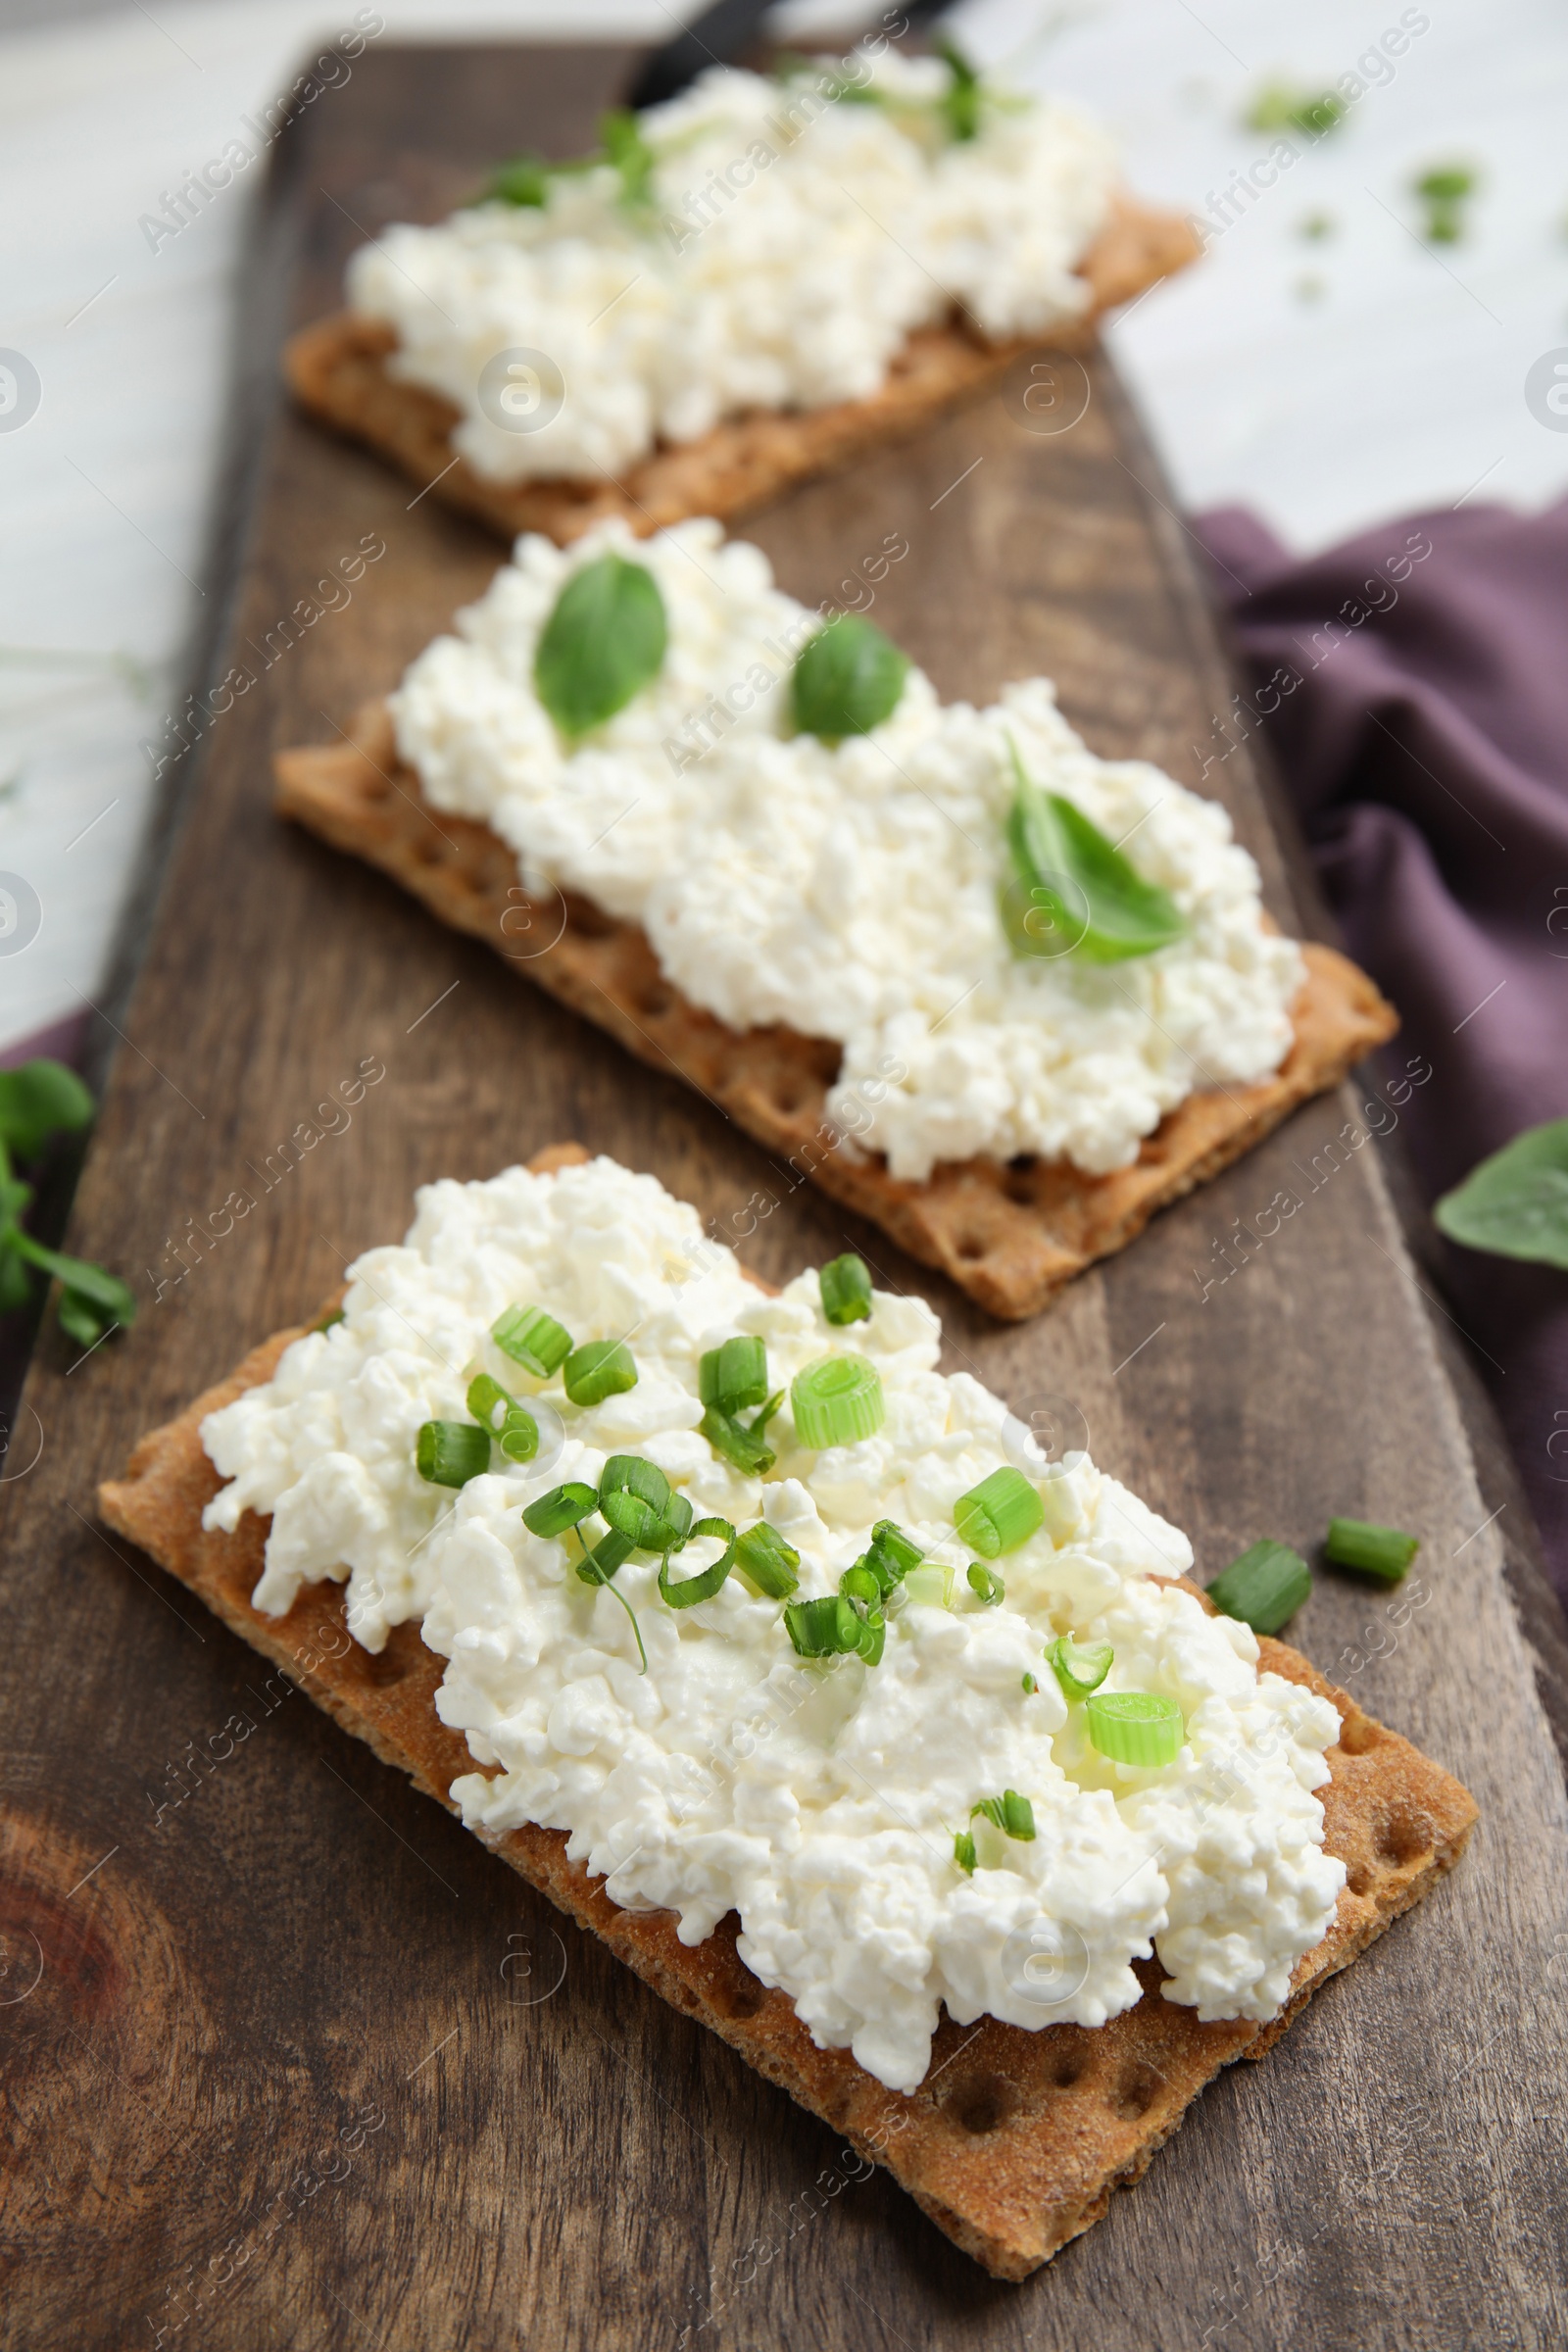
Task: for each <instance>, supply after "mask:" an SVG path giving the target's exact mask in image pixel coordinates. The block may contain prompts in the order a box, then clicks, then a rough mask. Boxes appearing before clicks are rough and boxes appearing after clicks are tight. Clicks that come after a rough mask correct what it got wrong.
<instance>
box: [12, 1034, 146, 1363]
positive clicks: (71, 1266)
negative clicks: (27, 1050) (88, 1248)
mask: <svg viewBox="0 0 1568 2352" xmlns="http://www.w3.org/2000/svg"><path fill="white" fill-rule="evenodd" d="M93 1109H94V1103H93V1099H92V1097H91V1095H90V1094H89V1093H88V1092H87V1089H86V1088H85V1087H84V1086H83V1085H82V1083H81V1080H80V1079H79V1078H78V1077H77V1076H76V1073H75V1071H74V1070H68V1069H67V1068H66V1066H65V1064H64V1062H59V1061H48V1060H39V1061H25V1062H24V1063H23V1064H22V1066H21V1068H20V1069H15V1070H0V1314H3V1313H10V1312H11V1311H12V1310H14V1309H15V1308H17V1307H20V1306H25V1305H26V1303H27V1301H28V1299H30V1298H31V1297H32V1293H33V1277H34V1274H35V1273H36V1274H46V1275H49V1276H51V1277H52V1278H53V1279H54V1280H55V1281H56V1282H58V1283H59V1285H60V1304H59V1307H58V1309H57V1310H56V1311H57V1313H58V1315H59V1319H60V1328H61V1330H62V1331H63V1332H64V1333H65V1335H66V1337H67V1339H69V1340H73V1341H74V1342H75V1343H76V1345H77V1347H79V1348H95V1347H96V1346H97V1345H98V1342H99V1341H100V1340H101V1339H104V1338H105V1337H106V1336H107V1335H108V1333H110V1332H111V1331H115V1330H121V1331H128V1330H129V1328H130V1326H131V1324H132V1323H134V1322H135V1320H136V1300H135V1296H134V1294H133V1293H132V1291H131V1289H130V1286H129V1285H128V1283H123V1282H122V1281H121V1279H120V1277H119V1276H118V1274H110V1273H108V1272H107V1271H106V1270H105V1269H104V1267H102V1266H95V1265H92V1264H91V1263H89V1261H88V1260H87V1259H85V1258H80V1257H67V1256H66V1255H65V1254H64V1252H63V1251H62V1250H48V1249H46V1248H45V1247H44V1245H43V1243H42V1242H40V1241H37V1240H35V1239H34V1237H33V1236H32V1235H31V1234H30V1233H28V1231H27V1230H26V1228H25V1225H24V1224H23V1223H22V1215H23V1211H24V1210H25V1208H27V1207H28V1206H29V1205H30V1204H31V1201H32V1197H33V1195H32V1187H31V1185H29V1184H25V1183H24V1182H23V1180H22V1178H21V1177H20V1176H19V1175H18V1174H17V1172H16V1166H17V1162H18V1161H21V1162H23V1163H24V1164H25V1163H27V1162H30V1161H32V1160H34V1159H36V1158H37V1157H38V1154H39V1153H40V1152H42V1150H43V1148H44V1146H45V1145H46V1144H47V1143H48V1142H49V1141H50V1140H51V1138H52V1137H54V1136H57V1135H79V1134H80V1133H81V1131H82V1129H83V1128H84V1127H87V1126H90V1125H91V1123H92V1116H93Z"/></svg>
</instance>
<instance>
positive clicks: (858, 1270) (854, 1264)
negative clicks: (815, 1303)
mask: <svg viewBox="0 0 1568 2352" xmlns="http://www.w3.org/2000/svg"><path fill="white" fill-rule="evenodd" d="M816 1279H817V1283H818V1285H819V1287H820V1289H821V1293H822V1312H823V1314H824V1315H825V1316H826V1317H827V1319H828V1321H829V1322H830V1323H837V1324H844V1323H863V1322H864V1321H865V1319H866V1317H867V1315H869V1313H870V1312H871V1276H870V1271H869V1269H868V1268H867V1266H866V1262H865V1260H864V1258H863V1257H857V1255H856V1253H855V1251H854V1250H849V1251H848V1252H847V1253H846V1254H845V1255H844V1256H843V1257H834V1258H830V1259H829V1260H828V1262H827V1264H826V1265H825V1266H824V1267H823V1268H822V1271H821V1272H820V1274H818V1276H817V1278H816Z"/></svg>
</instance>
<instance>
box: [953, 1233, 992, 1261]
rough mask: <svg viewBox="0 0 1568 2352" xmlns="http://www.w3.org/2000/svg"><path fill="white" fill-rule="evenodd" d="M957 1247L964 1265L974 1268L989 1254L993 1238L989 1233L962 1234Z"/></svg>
mask: <svg viewBox="0 0 1568 2352" xmlns="http://www.w3.org/2000/svg"><path fill="white" fill-rule="evenodd" d="M956 1249H957V1252H958V1255H959V1256H960V1257H961V1258H962V1260H963V1262H964V1264H965V1265H966V1266H972V1265H974V1264H975V1263H976V1262H977V1260H978V1259H980V1258H982V1257H985V1256H987V1255H988V1254H989V1252H990V1249H991V1236H990V1234H989V1233H973V1232H971V1233H960V1234H959V1236H958V1239H957V1242H956Z"/></svg>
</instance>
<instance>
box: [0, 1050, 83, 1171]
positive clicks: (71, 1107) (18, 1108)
mask: <svg viewBox="0 0 1568 2352" xmlns="http://www.w3.org/2000/svg"><path fill="white" fill-rule="evenodd" d="M93 1107H94V1105H93V1099H92V1097H91V1095H89V1094H88V1092H87V1089H86V1088H85V1087H84V1086H83V1085H82V1083H81V1080H80V1079H79V1078H78V1077H77V1076H76V1073H75V1071H74V1070H68V1069H67V1067H66V1065H65V1063H64V1062H63V1061H25V1062H24V1063H23V1064H22V1067H21V1068H20V1069H16V1070H0V1142H4V1143H6V1144H8V1145H9V1146H10V1148H11V1150H12V1151H13V1152H15V1153H16V1155H17V1157H18V1158H19V1159H31V1157H32V1155H33V1153H34V1152H37V1151H39V1150H40V1149H41V1147H42V1146H43V1145H44V1144H45V1143H47V1142H48V1140H49V1138H50V1136H52V1135H56V1134H58V1133H60V1131H61V1130H62V1129H64V1130H66V1131H68V1132H69V1133H71V1134H74V1133H76V1132H77V1130H78V1129H80V1128H82V1127H85V1126H87V1125H89V1124H90V1122H91V1119H92V1114H93Z"/></svg>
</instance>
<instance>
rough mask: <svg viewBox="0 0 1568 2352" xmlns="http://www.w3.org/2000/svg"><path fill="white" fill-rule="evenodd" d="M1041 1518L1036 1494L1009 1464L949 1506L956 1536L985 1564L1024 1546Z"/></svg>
mask: <svg viewBox="0 0 1568 2352" xmlns="http://www.w3.org/2000/svg"><path fill="white" fill-rule="evenodd" d="M1045 1516H1046V1510H1045V1505H1044V1503H1043V1502H1042V1501H1041V1499H1040V1495H1039V1492H1038V1490H1037V1489H1036V1488H1035V1487H1033V1486H1032V1485H1031V1484H1030V1482H1029V1480H1028V1479H1026V1478H1025V1476H1024V1474H1023V1472H1022V1471H1021V1470H1015V1469H1013V1468H1012V1466H1011V1464H1010V1463H1008V1464H1006V1465H1005V1466H1004V1467H1003V1468H1002V1469H1001V1470H993V1471H992V1473H991V1476H990V1477H989V1478H983V1479H982V1480H981V1481H980V1484H979V1485H978V1486H977V1487H971V1488H970V1489H969V1492H968V1494H967V1495H959V1496H958V1499H957V1501H956V1503H955V1504H954V1506H953V1517H954V1522H955V1524H956V1527H957V1530H958V1533H959V1535H960V1536H961V1537H962V1538H963V1540H964V1542H965V1543H966V1544H968V1545H969V1547H970V1549H971V1550H972V1551H977V1552H979V1553H980V1555H981V1557H982V1558H983V1559H987V1560H994V1559H996V1558H997V1557H998V1556H999V1554H1001V1553H1002V1552H1005V1551H1016V1550H1017V1548H1018V1546H1019V1544H1027V1543H1028V1541H1029V1538H1030V1537H1031V1536H1032V1535H1033V1534H1034V1533H1035V1532H1036V1530H1037V1529H1038V1528H1040V1527H1041V1526H1043V1525H1044V1523H1045Z"/></svg>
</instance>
